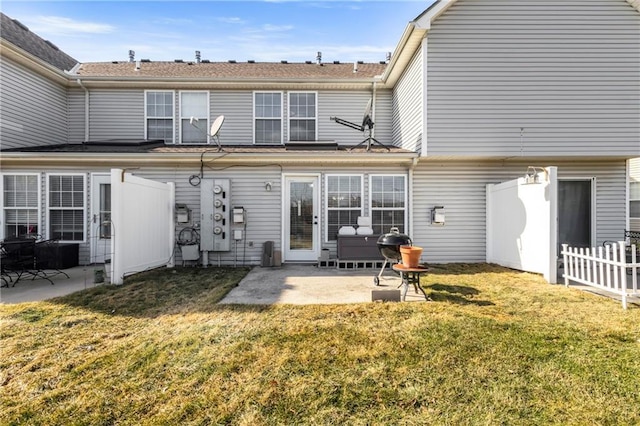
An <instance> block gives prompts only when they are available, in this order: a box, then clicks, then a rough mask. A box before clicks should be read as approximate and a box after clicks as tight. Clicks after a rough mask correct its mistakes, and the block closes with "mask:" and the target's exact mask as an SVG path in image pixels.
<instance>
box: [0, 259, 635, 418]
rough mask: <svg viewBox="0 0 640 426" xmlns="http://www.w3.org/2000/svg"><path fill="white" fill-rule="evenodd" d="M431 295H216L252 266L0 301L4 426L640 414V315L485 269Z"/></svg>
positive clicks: (463, 268)
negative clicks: (285, 302) (300, 302)
mask: <svg viewBox="0 0 640 426" xmlns="http://www.w3.org/2000/svg"><path fill="white" fill-rule="evenodd" d="M432 270H433V273H432V274H429V276H428V277H425V279H424V280H423V282H422V284H423V287H424V288H425V289H426V290H427V293H429V294H430V295H431V298H432V299H433V302H431V303H369V304H352V305H333V306H331V305H329V306H325V305H318V306H226V305H216V302H217V301H218V300H219V299H220V298H221V297H222V296H223V295H224V294H226V292H227V291H229V289H231V288H232V287H233V286H234V285H236V283H237V282H238V281H239V280H240V279H241V277H242V276H243V275H244V274H245V273H246V272H247V270H246V269H224V268H220V269H217V268H209V269H207V270H199V269H189V268H187V269H177V270H176V271H175V272H174V273H171V272H167V271H162V272H153V273H149V274H143V275H139V276H136V277H131V278H130V279H128V280H127V281H126V282H125V285H124V286H120V287H111V286H104V287H99V288H96V289H92V290H88V291H83V292H80V293H76V294H73V295H70V296H67V297H63V298H58V299H54V300H51V301H48V302H40V303H25V304H19V305H0V341H1V342H2V345H1V346H0V424H33V425H40V424H77V425H83V424H97V425H103V424H104V425H107V424H109V425H111V424H124V425H126V424H153V425H155V424H172V425H173V424H185V425H191V424H194V425H200V424H238V425H261V424H314V425H315V424H338V423H344V424H350V425H368V424H394V425H395V424H406V425H411V424H491V425H493V424H509V425H518V424H527V425H528V424H536V425H538V424H562V425H567V424H576V425H584V424H602V425H624V424H638V423H640V411H639V410H638V406H639V403H640V379H639V378H640V308H638V307H633V306H632V307H631V308H630V309H628V310H626V311H625V310H623V309H621V307H620V303H619V302H616V301H613V300H609V299H606V298H602V297H599V296H594V295H591V294H587V293H583V292H580V291H577V290H573V289H566V288H565V287H563V286H553V285H548V284H546V283H544V282H543V280H542V279H541V278H540V277H538V276H536V275H533V274H527V273H520V272H515V271H511V270H508V269H504V268H499V267H496V266H492V265H462V264H458V265H447V266H438V265H436V266H434V267H433V268H432Z"/></svg>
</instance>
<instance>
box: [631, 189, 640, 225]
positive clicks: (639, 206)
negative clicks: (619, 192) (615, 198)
mask: <svg viewBox="0 0 640 426" xmlns="http://www.w3.org/2000/svg"><path fill="white" fill-rule="evenodd" d="M629 217H630V218H633V219H640V182H630V183H629Z"/></svg>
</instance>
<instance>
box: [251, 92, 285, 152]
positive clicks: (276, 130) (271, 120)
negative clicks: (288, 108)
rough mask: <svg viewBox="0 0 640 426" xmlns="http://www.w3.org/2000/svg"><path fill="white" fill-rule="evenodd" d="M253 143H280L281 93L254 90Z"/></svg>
mask: <svg viewBox="0 0 640 426" xmlns="http://www.w3.org/2000/svg"><path fill="white" fill-rule="evenodd" d="M253 105H254V111H253V115H254V121H255V123H254V143H257V144H281V143H282V93H279V92H255V93H254V98H253Z"/></svg>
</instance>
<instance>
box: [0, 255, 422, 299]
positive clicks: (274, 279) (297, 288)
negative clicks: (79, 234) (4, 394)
mask: <svg viewBox="0 0 640 426" xmlns="http://www.w3.org/2000/svg"><path fill="white" fill-rule="evenodd" d="M99 268H100V265H95V266H79V267H75V268H71V269H67V270H65V271H64V272H66V273H67V274H68V275H69V278H66V277H65V276H64V275H56V276H54V277H52V278H51V279H52V281H53V282H54V285H51V284H50V283H49V282H48V281H47V280H45V279H36V280H31V278H30V277H26V278H23V279H21V280H20V281H19V282H18V283H17V284H16V285H15V287H8V288H7V287H3V288H0V303H4V304H14V303H23V302H35V301H41V300H46V299H51V298H54V297H59V296H64V295H67V294H70V293H73V292H76V291H80V290H85V289H88V288H92V287H96V286H99V285H104V284H95V283H94V270H95V269H99ZM379 272H380V270H379V269H365V268H363V269H336V268H318V267H317V266H314V265H308V264H286V265H283V266H282V267H279V268H261V267H255V268H253V269H252V270H251V272H250V273H249V274H248V275H247V276H246V277H245V278H244V279H243V280H242V281H241V282H240V283H239V284H238V286H237V287H236V288H234V289H233V290H232V291H231V292H230V293H229V294H228V295H227V296H226V297H225V298H224V299H223V300H222V301H221V302H220V303H222V304H336V303H365V302H371V301H372V292H374V291H375V292H376V297H380V296H384V297H385V298H386V297H388V295H381V294H379V292H380V291H385V290H393V293H394V294H393V295H394V296H395V295H396V294H397V295H398V296H399V289H398V287H399V285H400V283H401V280H400V277H399V276H398V275H397V274H396V273H394V272H393V271H391V270H390V269H388V270H386V271H385V272H384V274H383V276H382V278H381V279H380V285H379V286H375V285H374V282H373V278H374V277H375V276H376V275H378V273H379ZM11 284H12V283H10V285H11ZM406 301H425V298H424V296H423V295H422V294H415V293H414V290H413V288H410V289H409V291H408V293H407V297H406Z"/></svg>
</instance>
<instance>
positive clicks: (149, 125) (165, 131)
mask: <svg viewBox="0 0 640 426" xmlns="http://www.w3.org/2000/svg"><path fill="white" fill-rule="evenodd" d="M144 103H145V108H144V110H145V124H146V127H145V138H146V139H162V140H164V141H165V142H166V143H173V134H174V126H173V92H172V91H160V92H154V91H146V92H145V97H144Z"/></svg>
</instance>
